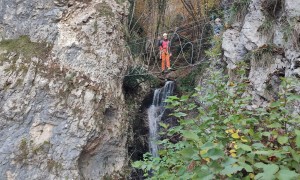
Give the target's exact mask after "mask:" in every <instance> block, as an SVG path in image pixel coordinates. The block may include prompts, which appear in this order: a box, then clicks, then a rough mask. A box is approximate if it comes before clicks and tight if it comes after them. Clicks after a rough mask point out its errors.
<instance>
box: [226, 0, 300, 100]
mask: <svg viewBox="0 0 300 180" xmlns="http://www.w3.org/2000/svg"><path fill="white" fill-rule="evenodd" d="M245 6H247V7H246V8H247V12H246V13H245V18H244V19H243V18H242V20H241V19H237V20H235V21H234V22H233V23H232V25H231V28H229V29H227V30H226V31H225V32H224V34H223V45H222V47H223V49H224V55H225V60H226V62H227V64H228V66H227V67H228V69H229V72H232V73H230V74H231V76H234V71H235V68H236V67H237V64H238V63H239V62H240V61H244V62H246V63H247V64H248V65H249V69H250V72H249V76H248V77H249V81H250V84H251V87H252V94H253V96H254V100H255V101H254V103H256V104H258V105H260V104H263V103H264V102H265V101H266V100H267V101H271V100H274V99H276V98H277V97H276V96H277V95H276V94H277V92H278V86H279V84H280V82H281V81H280V77H290V76H296V77H299V76H300V74H299V73H300V69H299V67H300V66H299V61H300V49H299V47H300V46H299V45H300V43H299V34H300V28H299V27H300V11H299V9H300V1H293V0H285V1H276V0H270V1H269V0H253V1H249V5H248V4H247V3H246V4H245ZM240 8H241V9H242V7H240ZM235 16H238V15H235ZM231 78H234V77H231ZM276 91H277V92H276Z"/></svg>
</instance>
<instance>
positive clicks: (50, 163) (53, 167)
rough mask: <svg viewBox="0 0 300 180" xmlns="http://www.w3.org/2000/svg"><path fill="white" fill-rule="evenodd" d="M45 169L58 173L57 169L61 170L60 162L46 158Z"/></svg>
mask: <svg viewBox="0 0 300 180" xmlns="http://www.w3.org/2000/svg"><path fill="white" fill-rule="evenodd" d="M47 169H48V171H49V172H54V173H56V174H58V173H59V171H60V170H62V164H61V163H59V162H57V161H55V160H53V159H48V160H47Z"/></svg>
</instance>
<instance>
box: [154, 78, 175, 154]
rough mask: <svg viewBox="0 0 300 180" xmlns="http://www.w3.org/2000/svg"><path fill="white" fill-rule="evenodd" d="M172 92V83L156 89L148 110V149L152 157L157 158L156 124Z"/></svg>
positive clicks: (168, 82) (169, 82)
mask: <svg viewBox="0 0 300 180" xmlns="http://www.w3.org/2000/svg"><path fill="white" fill-rule="evenodd" d="M173 90H174V82H173V81H167V82H166V84H165V86H164V87H162V88H160V89H156V90H155V91H154V95H153V102H152V105H151V106H150V108H149V109H148V122H149V149H150V152H151V154H152V156H153V157H158V146H157V144H156V142H157V140H158V137H159V136H158V133H157V131H158V124H159V121H160V120H161V118H162V116H163V114H164V112H165V105H166V103H165V102H164V101H165V99H166V98H167V97H168V96H170V95H172V93H173Z"/></svg>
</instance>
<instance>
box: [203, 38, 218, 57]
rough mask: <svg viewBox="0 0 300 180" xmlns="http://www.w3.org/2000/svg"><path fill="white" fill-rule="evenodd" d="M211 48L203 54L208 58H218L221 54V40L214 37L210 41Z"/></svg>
mask: <svg viewBox="0 0 300 180" xmlns="http://www.w3.org/2000/svg"><path fill="white" fill-rule="evenodd" d="M211 44H212V48H211V49H210V50H207V51H205V54H206V55H207V56H208V57H210V58H213V59H214V58H218V57H220V56H221V54H222V38H221V37H220V36H214V37H213V38H212V40H211Z"/></svg>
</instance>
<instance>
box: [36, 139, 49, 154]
mask: <svg viewBox="0 0 300 180" xmlns="http://www.w3.org/2000/svg"><path fill="white" fill-rule="evenodd" d="M50 146H51V144H50V142H49V141H44V142H43V143H42V144H41V145H39V146H36V147H33V148H32V153H33V154H35V155H37V154H38V153H47V152H48V150H49V148H50Z"/></svg>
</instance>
